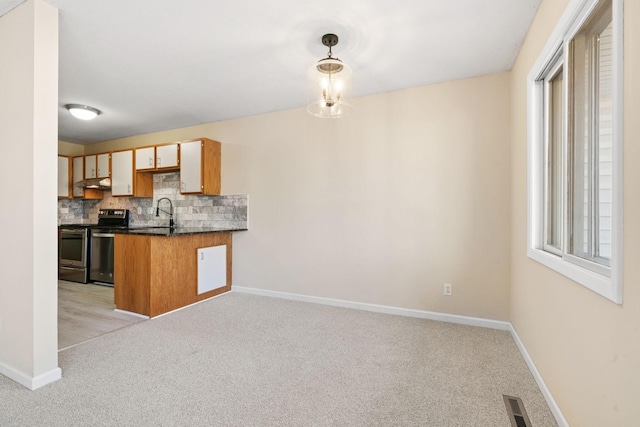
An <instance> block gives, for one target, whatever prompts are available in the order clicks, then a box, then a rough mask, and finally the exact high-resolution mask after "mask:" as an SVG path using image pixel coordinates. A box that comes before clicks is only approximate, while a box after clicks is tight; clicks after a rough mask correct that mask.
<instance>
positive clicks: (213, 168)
mask: <svg viewBox="0 0 640 427" xmlns="http://www.w3.org/2000/svg"><path fill="white" fill-rule="evenodd" d="M221 157H222V156H221V147H220V143H219V142H218V141H213V140H211V139H207V138H202V139H198V140H195V141H185V142H181V143H180V193H182V194H206V195H210V196H218V195H220V187H221V177H220V172H221Z"/></svg>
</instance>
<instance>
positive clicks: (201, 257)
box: [200, 252, 204, 261]
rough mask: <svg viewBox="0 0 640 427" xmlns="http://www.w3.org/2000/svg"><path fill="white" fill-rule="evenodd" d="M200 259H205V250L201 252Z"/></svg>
mask: <svg viewBox="0 0 640 427" xmlns="http://www.w3.org/2000/svg"><path fill="white" fill-rule="evenodd" d="M200 261H204V252H200Z"/></svg>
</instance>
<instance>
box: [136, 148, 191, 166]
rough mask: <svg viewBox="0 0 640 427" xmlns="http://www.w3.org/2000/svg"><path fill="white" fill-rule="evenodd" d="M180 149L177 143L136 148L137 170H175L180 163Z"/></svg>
mask: <svg viewBox="0 0 640 427" xmlns="http://www.w3.org/2000/svg"><path fill="white" fill-rule="evenodd" d="M179 151H180V146H179V145H178V144H177V143H175V144H166V145H154V146H152V147H140V148H136V170H137V171H160V170H175V169H177V168H178V164H179V155H178V153H179Z"/></svg>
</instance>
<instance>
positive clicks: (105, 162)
mask: <svg viewBox="0 0 640 427" xmlns="http://www.w3.org/2000/svg"><path fill="white" fill-rule="evenodd" d="M97 164H98V172H97V175H98V178H109V176H110V175H111V153H102V154H98V155H97Z"/></svg>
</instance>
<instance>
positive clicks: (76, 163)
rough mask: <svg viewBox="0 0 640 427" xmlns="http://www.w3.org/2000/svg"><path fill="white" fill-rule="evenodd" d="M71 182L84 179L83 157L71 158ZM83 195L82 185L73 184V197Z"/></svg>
mask: <svg viewBox="0 0 640 427" xmlns="http://www.w3.org/2000/svg"><path fill="white" fill-rule="evenodd" d="M72 176H73V183H74V184H75V183H76V182H78V181H82V180H83V179H84V157H74V158H73V170H72ZM82 196H84V189H83V188H82V187H76V186H75V185H74V186H73V197H82Z"/></svg>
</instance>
